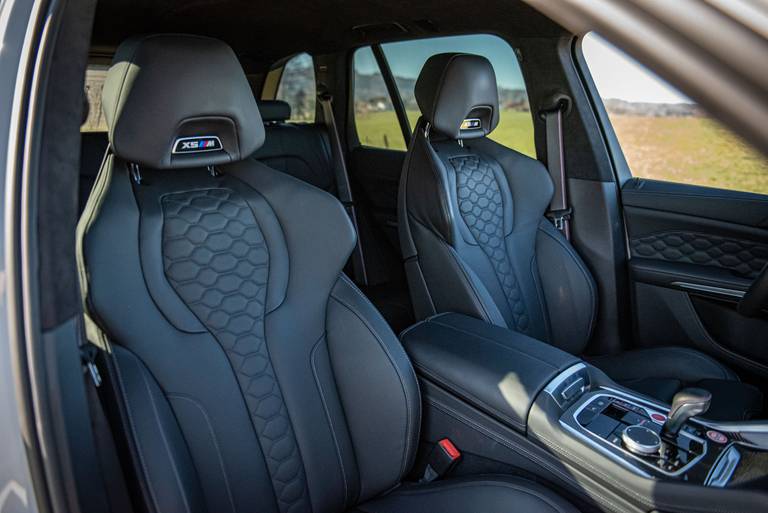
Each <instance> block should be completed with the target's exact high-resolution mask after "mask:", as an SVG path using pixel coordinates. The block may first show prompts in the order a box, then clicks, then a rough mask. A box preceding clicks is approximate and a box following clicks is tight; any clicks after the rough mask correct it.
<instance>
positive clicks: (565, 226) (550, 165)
mask: <svg viewBox="0 0 768 513" xmlns="http://www.w3.org/2000/svg"><path fill="white" fill-rule="evenodd" d="M566 107H567V103H566V102H565V101H562V100H561V101H558V103H557V105H556V106H555V108H553V109H550V110H545V111H544V112H543V115H544V122H545V124H546V143H547V170H548V171H549V176H550V177H551V178H552V184H553V185H554V187H555V191H554V194H552V200H551V201H550V202H549V210H548V211H547V217H548V218H549V219H551V220H552V223H553V224H554V225H555V228H557V229H558V230H560V231H561V232H562V233H563V235H565V238H566V239H570V238H571V214H572V210H571V207H570V206H568V190H567V187H568V182H567V177H566V176H565V157H564V154H563V111H564V110H565V109H566Z"/></svg>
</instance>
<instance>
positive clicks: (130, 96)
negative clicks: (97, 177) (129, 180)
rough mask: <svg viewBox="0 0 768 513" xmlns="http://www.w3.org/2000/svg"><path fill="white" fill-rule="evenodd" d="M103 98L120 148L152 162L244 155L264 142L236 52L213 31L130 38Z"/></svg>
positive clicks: (193, 163)
mask: <svg viewBox="0 0 768 513" xmlns="http://www.w3.org/2000/svg"><path fill="white" fill-rule="evenodd" d="M102 106H103V109H104V115H105V118H106V121H107V125H108V127H109V141H110V143H111V145H112V150H113V151H114V153H115V155H117V156H118V157H120V158H122V159H125V160H126V161H128V162H133V163H136V164H140V165H143V166H147V167H150V168H154V169H171V168H179V167H197V166H207V165H213V164H225V163H228V162H234V161H238V160H243V159H245V158H247V157H248V156H249V155H250V154H251V153H253V152H254V151H256V150H257V149H258V148H259V147H260V146H261V145H262V144H263V143H264V125H263V124H262V122H261V116H260V115H259V109H258V107H257V106H256V100H255V99H254V97H253V92H252V91H251V87H250V85H249V84H248V80H247V79H246V78H245V73H244V72H243V69H242V67H241V66H240V63H239V61H238V60H237V57H236V56H235V53H234V52H233V51H232V49H231V48H230V47H229V46H227V45H226V44H225V43H223V42H221V41H218V40H216V39H211V38H208V37H201V36H194V35H183V34H156V35H148V36H138V37H133V38H130V39H128V40H126V41H124V42H123V43H122V44H121V45H120V47H119V48H118V49H117V52H116V53H115V57H114V59H113V60H112V66H111V67H110V69H109V72H108V73H107V78H106V81H105V82H104V90H103V93H102Z"/></svg>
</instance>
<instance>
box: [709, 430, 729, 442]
mask: <svg viewBox="0 0 768 513" xmlns="http://www.w3.org/2000/svg"><path fill="white" fill-rule="evenodd" d="M707 438H709V439H710V440H712V441H713V442H715V443H716V444H724V443H726V442H727V441H728V437H727V436H725V435H724V434H722V433H721V432H720V431H713V430H711V429H710V430H709V431H707Z"/></svg>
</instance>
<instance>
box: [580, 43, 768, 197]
mask: <svg viewBox="0 0 768 513" xmlns="http://www.w3.org/2000/svg"><path fill="white" fill-rule="evenodd" d="M582 50H583V52H584V58H585V59H586V62H587V65H588V66H589V71H590V74H591V75H592V78H593V80H594V82H595V86H596V87H597V90H598V92H599V93H600V96H601V97H602V99H603V103H604V105H605V108H606V111H607V112H608V117H609V118H610V121H611V124H612V125H613V128H614V131H615V132H616V136H617V138H618V140H619V143H620V144H621V148H622V151H623V152H624V156H625V157H626V159H627V163H628V165H629V167H630V169H631V171H632V174H633V175H634V176H636V177H640V178H650V179H655V180H665V181H670V182H678V183H686V184H693V185H705V186H710V187H717V188H721V189H733V190H739V191H748V192H757V193H762V194H768V160H766V158H765V157H763V156H762V155H761V154H760V153H758V152H757V151H756V150H754V149H753V148H752V147H750V146H749V145H748V144H747V143H746V142H744V141H743V140H742V139H740V138H739V137H738V136H736V135H735V134H733V133H732V132H730V131H729V130H728V129H727V128H725V127H723V126H722V125H721V124H720V123H718V122H717V121H715V120H714V119H712V118H711V117H710V116H709V115H708V114H707V113H706V112H705V111H704V110H703V109H702V108H701V107H700V106H698V105H697V104H696V103H695V102H694V101H692V100H691V99H690V98H687V97H686V96H684V95H683V94H681V93H680V92H679V91H677V90H676V89H675V88H673V87H672V86H670V85H669V84H667V83H666V82H664V81H663V80H662V79H660V78H659V77H657V76H656V75H654V74H653V73H652V72H651V71H650V70H648V69H647V68H645V67H644V66H642V65H641V64H639V63H637V62H636V61H635V60H633V59H632V58H631V57H629V56H628V55H626V54H625V53H623V52H622V51H621V50H619V49H617V48H615V47H614V46H612V45H611V44H610V43H608V42H607V41H605V40H604V39H602V38H601V37H600V36H599V35H597V34H594V33H590V34H587V36H585V38H584V40H583V44H582Z"/></svg>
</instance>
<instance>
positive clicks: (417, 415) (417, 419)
mask: <svg viewBox="0 0 768 513" xmlns="http://www.w3.org/2000/svg"><path fill="white" fill-rule="evenodd" d="M341 279H342V280H343V281H344V282H345V283H346V284H347V285H348V286H349V287H350V288H351V289H352V291H354V292H355V293H356V294H357V295H358V296H360V298H362V299H364V300H365V301H368V299H367V298H366V297H365V294H363V293H362V292H361V291H360V289H358V288H357V286H356V285H355V284H354V282H352V280H350V279H349V277H348V276H347V275H346V274H344V273H342V274H341ZM358 318H359V319H361V320H363V319H362V318H361V317H360V316H358ZM363 322H365V323H366V324H367V321H363ZM368 329H369V330H371V332H372V333H374V336H375V337H376V338H377V339H378V340H379V343H380V344H383V343H384V342H383V341H382V340H381V339H380V338H379V337H378V335H377V334H376V333H375V331H374V330H373V327H371V326H368ZM397 342H398V347H400V350H401V351H402V356H403V358H404V359H405V361H406V367H407V368H408V370H409V371H410V375H411V379H412V380H413V384H414V387H415V388H416V398H415V399H414V398H410V399H409V398H408V395H407V387H406V386H405V383H404V381H403V380H401V383H402V384H403V393H404V395H405V396H406V409H407V411H408V414H409V417H410V413H411V409H413V419H410V418H409V420H408V422H409V423H408V426H409V431H411V432H412V434H411V438H410V439H406V440H407V445H406V451H405V460H404V462H403V469H402V471H401V475H404V474H405V472H406V471H407V470H408V462H410V461H411V460H412V458H413V456H415V454H411V452H412V451H414V450H415V449H416V448H417V445H418V441H419V429H420V427H421V410H420V409H419V405H420V399H421V391H420V390H419V378H418V377H417V376H416V371H415V370H414V368H413V366H412V365H411V360H410V358H409V357H408V355H407V353H406V352H405V348H403V346H402V345H400V341H399V340H398V341H397ZM391 361H392V364H393V366H394V360H391ZM395 372H397V373H398V377H399V372H400V371H399V370H398V369H397V367H395ZM409 403H410V408H408V404H409ZM413 426H415V429H414V427H413Z"/></svg>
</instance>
